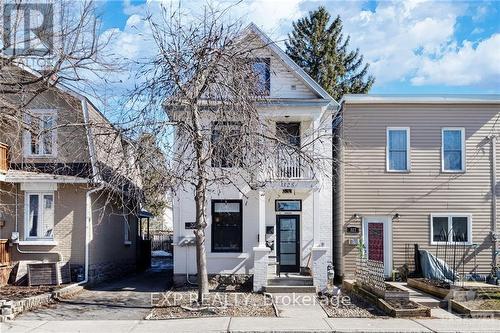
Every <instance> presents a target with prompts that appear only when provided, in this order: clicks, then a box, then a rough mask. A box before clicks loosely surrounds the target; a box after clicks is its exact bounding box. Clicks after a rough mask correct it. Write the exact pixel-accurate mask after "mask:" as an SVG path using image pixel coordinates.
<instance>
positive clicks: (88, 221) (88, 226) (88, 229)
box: [79, 184, 104, 285]
mask: <svg viewBox="0 0 500 333" xmlns="http://www.w3.org/2000/svg"><path fill="white" fill-rule="evenodd" d="M102 189H104V185H103V184H101V185H99V187H97V188H94V189H92V190H89V191H87V194H86V195H85V279H84V280H83V281H81V282H80V283H79V284H80V285H82V284H86V283H87V282H89V267H90V255H89V252H90V249H89V248H90V241H91V234H92V222H93V220H92V194H94V193H96V192H98V191H100V190H102Z"/></svg>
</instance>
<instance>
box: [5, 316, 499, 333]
mask: <svg viewBox="0 0 500 333" xmlns="http://www.w3.org/2000/svg"><path fill="white" fill-rule="evenodd" d="M0 332H2V333H5V332H9V333H24V332H34V333H38V332H40V333H48V332H58V333H59V332H60V333H63V332H64V333H68V332H106V333H115V332H116V333H122V332H130V333H138V332H147V333H156V332H158V333H160V332H161V333H164V332H346V333H347V332H349V333H351V332H388V333H396V332H400V333H424V332H425V333H429V332H440V333H441V332H446V333H448V332H450V333H451V332H478V333H480V332H500V320H494V319H415V320H410V319H361V318H325V319H316V318H311V319H310V320H305V319H304V318H249V317H247V318H229V317H218V318H195V319H173V320H149V321H145V320H141V321H139V320H109V321H102V320H79V321H70V320H64V321H62V320H57V321H55V320H54V321H23V320H16V321H13V322H8V323H1V324H0Z"/></svg>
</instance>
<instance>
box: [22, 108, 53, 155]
mask: <svg viewBox="0 0 500 333" xmlns="http://www.w3.org/2000/svg"><path fill="white" fill-rule="evenodd" d="M25 119H26V126H27V129H26V131H25V140H24V145H25V147H24V151H25V155H27V156H54V155H56V138H57V136H56V130H55V129H54V128H55V125H56V113H55V111H50V110H49V111H36V110H35V111H30V114H29V115H28V116H26V118H25Z"/></svg>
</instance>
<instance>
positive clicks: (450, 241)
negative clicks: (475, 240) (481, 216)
mask: <svg viewBox="0 0 500 333" xmlns="http://www.w3.org/2000/svg"><path fill="white" fill-rule="evenodd" d="M435 217H446V218H448V234H449V236H451V237H448V242H441V241H437V242H436V241H434V237H433V235H434V223H433V221H434V218H435ZM452 217H466V218H467V233H468V236H469V237H468V240H467V242H454V241H453V234H452V233H450V231H451V228H452V227H453V222H452ZM429 240H430V244H431V245H438V244H455V243H456V244H463V245H472V214H469V213H433V214H431V215H430V236H429Z"/></svg>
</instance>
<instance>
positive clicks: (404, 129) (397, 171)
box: [385, 127, 411, 173]
mask: <svg viewBox="0 0 500 333" xmlns="http://www.w3.org/2000/svg"><path fill="white" fill-rule="evenodd" d="M390 131H406V169H405V170H394V169H391V168H390V161H389V132H390ZM410 137H411V136H410V128H409V127H387V129H386V133H385V165H386V171H387V172H391V173H392V172H394V173H408V172H410V170H411V156H410V155H411V151H410V147H411V145H410Z"/></svg>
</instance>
